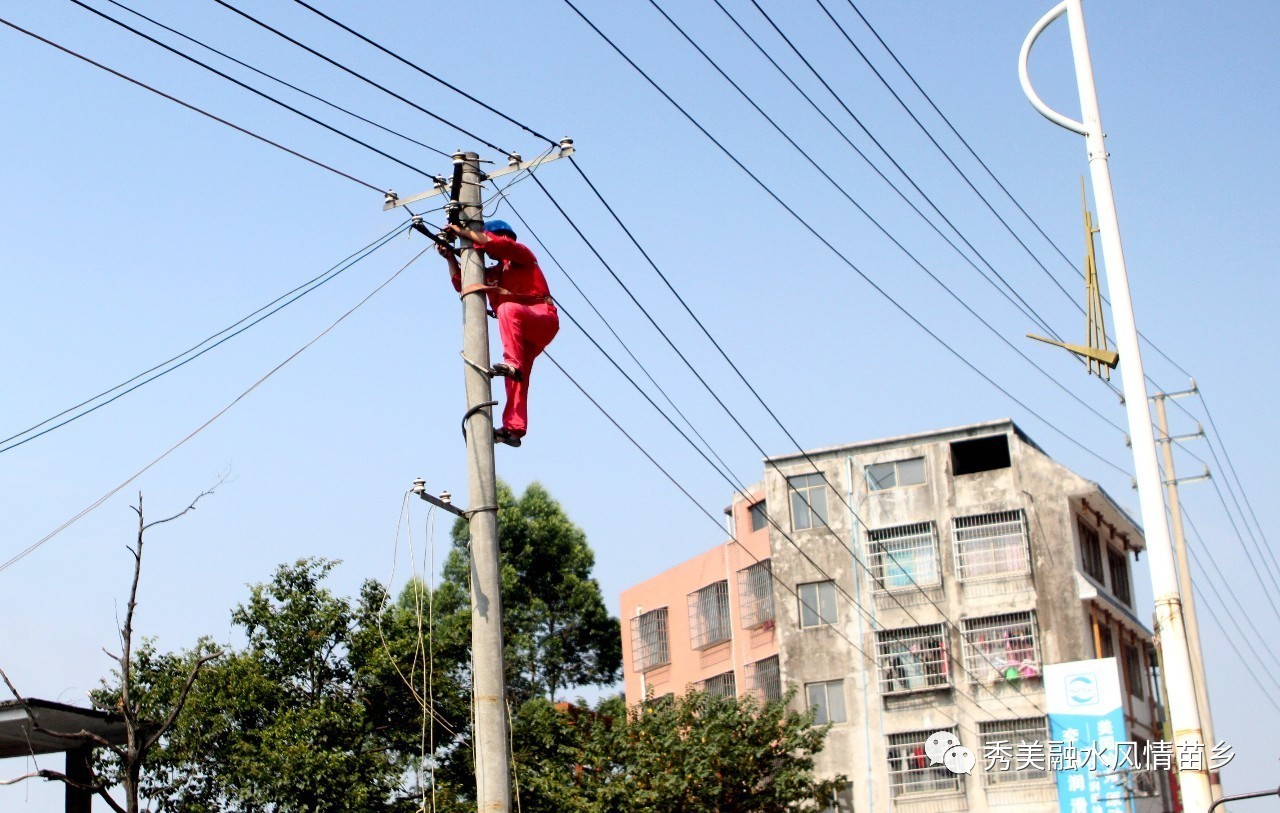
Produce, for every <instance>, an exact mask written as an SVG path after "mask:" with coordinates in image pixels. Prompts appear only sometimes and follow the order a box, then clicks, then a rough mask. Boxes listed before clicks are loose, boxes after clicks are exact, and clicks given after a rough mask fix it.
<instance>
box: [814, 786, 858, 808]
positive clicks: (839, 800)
mask: <svg viewBox="0 0 1280 813" xmlns="http://www.w3.org/2000/svg"><path fill="white" fill-rule="evenodd" d="M815 801H817V803H818V804H820V805H823V808H822V813H853V783H852V782H845V783H844V784H843V785H841V786H840V787H838V788H833V789H832V790H831V795H830V796H825V797H823V798H821V799H816V800H815Z"/></svg>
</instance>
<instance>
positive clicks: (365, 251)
mask: <svg viewBox="0 0 1280 813" xmlns="http://www.w3.org/2000/svg"><path fill="white" fill-rule="evenodd" d="M406 228H408V226H407V225H406V224H401V225H399V226H396V227H395V228H394V229H392V230H391V231H390V232H387V233H386V234H384V235H383V236H382V237H379V238H378V239H376V240H374V241H373V242H372V243H369V244H368V245H366V246H364V247H363V248H361V249H359V250H358V251H356V252H355V253H354V254H351V255H349V256H348V257H346V258H345V259H343V260H341V261H340V262H339V263H338V264H337V265H334V266H332V267H331V268H329V270H327V271H325V272H324V273H323V274H321V275H319V276H317V277H314V278H312V279H310V280H308V281H307V282H304V283H303V284H302V285H299V286H297V287H296V288H294V289H293V290H291V291H288V292H287V293H284V294H281V295H280V296H278V297H276V298H275V299H273V300H272V301H270V302H268V303H267V304H265V305H263V306H262V307H260V308H258V309H257V310H255V311H253V312H252V313H250V314H249V315H247V316H245V317H243V318H241V319H240V320H239V321H237V322H235V323H234V324H231V325H229V326H227V327H225V328H223V329H222V330H220V331H218V332H217V333H214V334H213V335H212V336H209V337H208V338H206V339H204V340H202V341H200V342H198V343H196V344H194V345H192V346H191V347H189V348H187V349H186V350H184V351H182V352H181V353H178V354H177V355H175V356H171V357H170V358H168V359H166V360H164V361H162V362H160V363H159V364H157V365H155V366H154V367H151V368H150V369H147V370H143V371H142V372H140V373H138V374H137V375H135V376H133V377H132V378H130V379H129V380H127V381H123V382H121V383H119V384H117V385H115V386H114V387H111V388H110V389H106V390H103V391H102V392H100V393H98V394H97V395H94V396H93V397H91V398H86V399H85V400H83V401H81V402H80V403H78V404H76V405H75V406H72V407H68V408H67V409H64V410H63V411H61V412H59V413H58V414H56V415H53V416H51V417H48V418H45V419H44V420H43V421H41V422H40V423H37V424H34V425H32V426H29V427H27V428H26V429H24V430H22V431H21V432H17V433H15V434H12V435H10V436H9V437H7V438H4V439H0V454H3V453H5V452H7V451H9V450H11V449H16V448H17V447H19V446H21V445H23V444H24V443H27V442H28V441H32V440H35V439H36V438H38V437H40V436H41V435H45V434H47V433H49V432H52V431H53V430H55V429H58V428H60V427H63V426H66V425H67V424H69V423H71V422H72V421H76V420H79V419H80V418H83V417H85V416H86V415H88V414H90V413H92V412H96V411H97V410H99V409H101V408H102V407H104V406H106V405H107V404H110V403H112V402H113V401H115V400H117V399H119V398H121V397H123V396H125V395H128V394H129V393H131V392H133V391H134V390H136V389H138V388H139V387H141V386H143V385H145V384H149V383H151V382H152V381H155V380H156V379H157V378H160V377H162V376H165V375H168V374H169V373H171V372H173V371H174V370H177V369H179V368H180V367H183V366H184V365H186V364H187V363H189V362H192V361H195V360H196V359H198V358H199V357H200V356H203V355H204V354H205V353H207V352H209V351H210V350H212V349H214V348H215V347H218V346H219V345H221V344H222V343H223V342H225V341H227V340H229V339H232V338H234V337H236V336H239V335H240V334H241V333H243V332H245V331H246V330H248V329H249V328H251V327H253V326H254V325H257V324H258V323H260V322H262V321H263V320H265V319H267V318H269V317H271V316H273V315H274V314H276V313H278V312H280V311H281V310H283V309H284V308H286V307H288V306H289V305H292V304H293V303H294V302H297V301H298V300H299V299H301V298H302V297H304V296H306V295H307V294H309V293H311V292H312V291H314V290H316V289H317V288H319V287H321V286H322V285H325V284H326V283H328V282H330V281H332V280H333V279H335V278H337V277H338V276H339V275H340V274H342V273H343V272H344V271H346V270H347V269H349V268H351V267H352V266H354V265H355V264H356V263H358V262H360V261H361V260H363V259H365V258H366V257H368V256H370V255H371V254H373V253H374V252H376V251H377V250H378V249H380V248H382V247H383V246H385V245H387V244H388V243H390V242H391V241H392V240H393V239H395V237H396V236H397V235H399V234H401V233H402V232H404V231H405V229H406ZM294 294H296V296H294ZM290 296H292V297H293V298H292V299H288V297H290ZM285 299H288V301H285V302H283V304H280V305H279V306H278V307H275V308H274V309H271V308H272V306H275V305H276V304H277V303H280V302H281V300H285ZM268 309H271V310H268ZM264 311H266V312H265V313H264ZM259 314H261V315H259ZM255 316H256V317H258V318H256V319H255V318H254V317H255ZM250 320H252V321H250ZM246 322H248V324H245V323H246ZM241 325H243V327H241ZM236 328H239V329H238V330H236ZM219 337H221V338H219ZM215 340H216V341H215ZM206 345H207V346H206ZM201 348H203V349H201ZM197 351H198V352H197ZM184 356H185V357H186V358H183V357H184ZM178 359H182V361H179V362H178V363H177V364H173V362H175V361H178ZM171 364H172V366H169V365H171ZM157 370H159V372H156V371H157ZM151 373H155V375H150V374H151ZM148 375H150V377H149V378H144V377H145V376H148ZM140 378H141V379H143V380H142V381H138V379H140ZM135 381H138V383H136V384H134V382H135ZM130 384H133V386H129V385H130ZM126 388H127V389H126ZM117 390H121V391H120V392H116V391H117ZM113 392H115V393H116V394H115V395H114V396H112V397H111V398H109V399H107V400H105V401H101V402H100V403H97V404H94V405H93V406H92V407H90V408H89V409H86V410H84V411H83V412H76V414H74V415H72V416H71V417H69V418H67V419H66V420H65V421H61V422H59V423H56V424H54V425H53V426H50V427H48V428H47V429H44V430H43V431H41V432H36V431H35V430H37V429H40V427H42V426H45V425H46V424H49V423H51V422H53V421H56V420H58V418H61V417H63V416H64V415H67V414H68V413H71V412H75V411H76V410H78V409H80V408H81V407H83V406H86V405H88V404H92V403H93V402H94V401H98V400H99V399H101V398H103V397H105V396H107V395H111V393H113ZM33 433H34V434H33ZM19 438H20V440H19Z"/></svg>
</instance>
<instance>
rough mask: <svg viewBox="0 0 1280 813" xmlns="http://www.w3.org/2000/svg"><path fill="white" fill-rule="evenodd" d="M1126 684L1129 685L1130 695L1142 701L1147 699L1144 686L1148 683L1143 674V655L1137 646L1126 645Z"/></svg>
mask: <svg viewBox="0 0 1280 813" xmlns="http://www.w3.org/2000/svg"><path fill="white" fill-rule="evenodd" d="M1124 673H1125V675H1124V676H1125V683H1128V684H1129V694H1131V695H1133V696H1134V697H1136V698H1138V699H1139V700H1141V699H1142V698H1144V697H1146V692H1145V691H1144V690H1143V685H1144V684H1145V683H1146V682H1147V681H1146V676H1145V675H1143V674H1142V653H1140V652H1138V648H1137V647H1136V646H1130V645H1129V644H1125V645H1124Z"/></svg>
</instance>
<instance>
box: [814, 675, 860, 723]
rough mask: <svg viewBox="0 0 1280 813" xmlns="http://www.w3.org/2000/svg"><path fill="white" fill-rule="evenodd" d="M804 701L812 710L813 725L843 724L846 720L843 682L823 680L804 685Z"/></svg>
mask: <svg viewBox="0 0 1280 813" xmlns="http://www.w3.org/2000/svg"><path fill="white" fill-rule="evenodd" d="M804 698H805V701H806V702H807V703H808V704H809V705H810V706H811V707H812V708H813V709H814V712H813V724H814V725H826V724H827V723H843V722H844V721H845V720H848V719H849V718H848V716H847V715H846V714H845V710H844V681H843V680H824V681H821V682H819V683H806V684H804Z"/></svg>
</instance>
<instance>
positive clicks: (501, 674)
mask: <svg viewBox="0 0 1280 813" xmlns="http://www.w3.org/2000/svg"><path fill="white" fill-rule="evenodd" d="M453 160H454V163H455V165H456V164H460V165H461V166H462V184H461V187H460V188H459V191H458V202H459V203H460V204H461V205H462V211H461V212H460V217H461V221H462V223H463V225H465V226H466V227H467V228H469V229H471V230H473V231H477V232H479V231H484V212H483V211H482V210H481V202H480V189H481V187H480V182H481V177H480V157H479V156H478V155H476V154H475V153H474V152H468V153H461V152H460V153H456V154H455V155H454V156H453ZM463 242H464V243H466V242H467V241H463ZM461 265H462V289H463V290H464V291H469V293H465V294H463V296H462V352H463V355H464V356H465V357H466V358H467V359H469V360H471V361H472V362H474V364H464V365H462V374H463V377H464V378H465V380H466V387H467V413H466V418H464V419H463V424H462V425H463V429H464V430H465V432H466V436H467V489H468V499H469V500H470V503H471V506H472V508H471V510H470V511H469V512H468V513H469V514H470V520H469V521H470V529H471V544H470V548H471V664H472V666H471V679H472V697H473V699H474V702H475V731H474V732H473V736H474V742H473V747H474V749H475V759H476V810H477V813H510V810H511V762H510V759H509V757H508V754H507V741H508V740H507V706H506V703H507V691H506V670H505V666H504V663H503V650H502V593H501V585H502V582H501V574H500V565H499V554H498V486H497V472H496V469H495V467H494V462H493V416H492V414H490V412H489V409H490V408H492V407H493V406H494V400H493V390H492V388H491V386H490V380H489V376H488V375H486V374H485V373H484V372H483V371H482V370H483V369H487V368H488V366H489V325H488V323H487V322H486V321H485V318H486V310H487V302H486V299H485V297H486V293H485V291H484V290H481V289H482V287H483V285H484V261H483V260H482V259H481V257H480V252H478V251H476V249H475V247H474V246H472V245H470V244H466V245H464V246H463V251H462V259H461ZM477 365H482V366H477Z"/></svg>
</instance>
